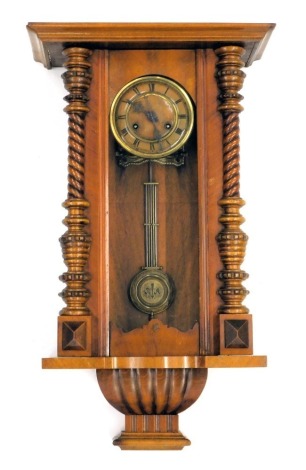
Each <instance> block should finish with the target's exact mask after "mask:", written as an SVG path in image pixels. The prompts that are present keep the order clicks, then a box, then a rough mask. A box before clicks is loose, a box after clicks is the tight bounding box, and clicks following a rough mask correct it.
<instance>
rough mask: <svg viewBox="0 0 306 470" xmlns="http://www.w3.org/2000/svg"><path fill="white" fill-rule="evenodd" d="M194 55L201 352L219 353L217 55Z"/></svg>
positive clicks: (219, 127) (220, 180) (220, 169)
mask: <svg viewBox="0 0 306 470" xmlns="http://www.w3.org/2000/svg"><path fill="white" fill-rule="evenodd" d="M196 57H197V126H198V133H197V144H198V179H199V240H200V246H199V249H200V263H199V266H200V286H201V288H200V354H218V353H219V351H218V349H219V317H218V315H217V311H218V306H219V305H220V303H221V301H220V298H219V296H218V295H217V289H218V287H219V281H218V279H217V273H218V272H219V270H220V269H221V268H222V264H221V261H220V256H219V252H218V245H217V242H216V236H217V234H218V233H219V231H220V227H221V226H220V224H219V222H218V218H219V214H220V209H219V206H218V201H219V199H220V198H221V196H222V184H223V160H222V150H223V149H222V117H221V115H220V113H219V111H218V108H217V106H218V99H217V97H218V88H217V83H216V79H215V70H216V68H215V67H216V56H215V53H214V51H213V50H211V49H206V50H203V49H199V50H197V53H196Z"/></svg>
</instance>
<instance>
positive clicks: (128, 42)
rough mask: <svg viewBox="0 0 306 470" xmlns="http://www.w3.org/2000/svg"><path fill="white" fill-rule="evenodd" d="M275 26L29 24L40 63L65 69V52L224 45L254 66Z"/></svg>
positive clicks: (240, 24)
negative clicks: (240, 51) (239, 51)
mask: <svg viewBox="0 0 306 470" xmlns="http://www.w3.org/2000/svg"><path fill="white" fill-rule="evenodd" d="M274 27H275V24H274V23H28V25H27V29H28V32H29V35H30V40H31V44H32V49H33V56H34V59H35V60H36V61H37V62H41V63H42V64H43V65H44V66H45V67H47V68H52V67H62V66H63V64H64V61H65V58H64V56H63V54H62V51H63V49H65V48H66V47H70V46H82V47H87V48H89V49H151V48H152V49H202V48H211V47H213V48H216V47H219V46H222V45H226V44H228V45H239V46H242V47H244V48H245V51H246V52H245V54H244V56H243V60H244V61H245V64H246V66H250V65H251V64H252V63H253V61H254V60H258V59H260V58H261V56H262V53H263V51H264V48H265V46H266V44H267V42H268V40H269V37H270V35H271V33H272V31H273V29H274Z"/></svg>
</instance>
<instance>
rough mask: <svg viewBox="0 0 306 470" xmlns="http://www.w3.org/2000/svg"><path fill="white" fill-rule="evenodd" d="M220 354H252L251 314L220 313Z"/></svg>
mask: <svg viewBox="0 0 306 470" xmlns="http://www.w3.org/2000/svg"><path fill="white" fill-rule="evenodd" d="M220 354H227V355H229V354H239V355H240V354H253V332H252V315H249V314H246V315H230V314H221V315H220Z"/></svg>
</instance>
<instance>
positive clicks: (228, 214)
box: [215, 46, 252, 354]
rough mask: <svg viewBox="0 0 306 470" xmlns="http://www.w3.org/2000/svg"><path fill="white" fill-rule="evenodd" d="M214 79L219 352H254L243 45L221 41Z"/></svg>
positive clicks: (217, 53) (217, 51)
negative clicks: (219, 129)
mask: <svg viewBox="0 0 306 470" xmlns="http://www.w3.org/2000/svg"><path fill="white" fill-rule="evenodd" d="M215 52H216V55H217V57H218V61H217V65H216V67H217V71H216V79H217V83H218V87H219V90H220V94H219V97H218V98H219V106H218V110H219V111H220V113H221V114H222V117H223V197H222V199H221V200H220V201H219V205H220V206H221V208H222V214H221V216H220V218H219V221H220V223H221V224H222V225H223V229H222V230H221V232H220V233H219V234H218V235H217V242H218V247H219V253H220V257H221V260H222V263H223V267H224V269H223V270H222V271H220V272H219V273H218V275H217V277H218V278H219V279H220V280H221V282H222V286H221V287H220V289H219V290H218V294H219V295H220V297H221V299H222V301H223V304H222V305H221V306H220V308H219V314H220V315H219V318H220V353H221V354H252V317H251V315H249V314H248V309H247V307H245V306H244V305H243V304H242V302H243V301H244V299H245V297H246V295H247V294H248V291H247V290H246V289H245V287H244V286H243V285H242V282H243V281H244V280H245V279H247V278H248V274H247V273H246V272H244V271H242V270H241V269H240V265H241V264H242V263H243V260H244V256H245V250H246V243H247V240H248V237H247V235H246V234H245V233H244V232H243V231H242V230H241V229H240V225H241V224H242V223H243V222H244V218H243V217H242V216H241V214H240V208H241V207H242V206H243V205H244V201H243V199H241V198H240V187H239V186H240V153H239V152H240V146H239V143H240V136H239V132H240V131H239V113H240V112H241V111H242V110H243V107H242V106H241V104H240V101H241V100H242V99H243V97H242V96H241V95H240V93H239V91H240V90H241V88H242V86H243V81H244V78H245V73H244V72H243V71H242V70H241V68H242V67H244V62H243V61H242V59H241V57H242V56H243V54H244V52H245V51H244V49H243V48H242V47H239V46H223V47H220V48H218V49H216V51H215Z"/></svg>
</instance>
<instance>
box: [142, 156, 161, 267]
mask: <svg viewBox="0 0 306 470" xmlns="http://www.w3.org/2000/svg"><path fill="white" fill-rule="evenodd" d="M148 166H149V181H148V182H146V183H144V192H145V222H144V227H145V263H146V266H145V267H146V268H156V267H157V228H158V223H157V187H158V183H156V182H153V181H152V180H153V177H152V163H151V162H149V163H148Z"/></svg>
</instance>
